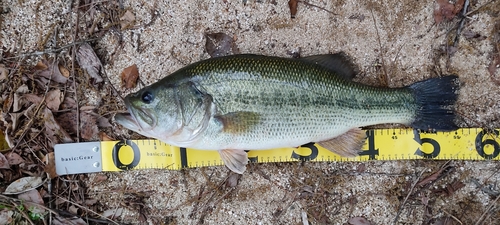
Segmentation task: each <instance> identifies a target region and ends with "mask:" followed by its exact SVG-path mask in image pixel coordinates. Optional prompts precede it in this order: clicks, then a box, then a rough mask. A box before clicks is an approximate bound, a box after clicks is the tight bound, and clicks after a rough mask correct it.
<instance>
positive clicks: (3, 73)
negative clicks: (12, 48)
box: [0, 64, 9, 81]
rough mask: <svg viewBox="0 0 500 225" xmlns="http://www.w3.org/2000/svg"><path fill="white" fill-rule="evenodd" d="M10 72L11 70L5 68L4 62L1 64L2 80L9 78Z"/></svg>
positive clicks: (0, 73)
mask: <svg viewBox="0 0 500 225" xmlns="http://www.w3.org/2000/svg"><path fill="white" fill-rule="evenodd" d="M8 74H9V70H7V68H5V65H4V64H0V81H4V80H7V75H8Z"/></svg>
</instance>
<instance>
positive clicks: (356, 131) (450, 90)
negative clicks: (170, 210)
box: [115, 54, 458, 173]
mask: <svg viewBox="0 0 500 225" xmlns="http://www.w3.org/2000/svg"><path fill="white" fill-rule="evenodd" d="M355 74H356V73H355V69H354V68H353V66H352V64H351V62H350V61H349V59H348V58H347V57H346V56H345V55H344V54H329V55H316V56H310V57H306V58H302V59H288V58H279V57H269V56H259V55H234V56H226V57H220V58H211V59H207V60H203V61H200V62H197V63H194V64H191V65H189V66H186V67H184V68H182V69H180V70H178V71H176V72H174V73H173V74H171V75H169V76H167V77H165V78H163V79H162V80H160V81H158V82H156V83H154V84H152V85H150V86H147V87H145V88H143V89H141V90H140V91H138V92H136V93H132V94H129V95H128V96H127V97H126V98H125V105H126V106H127V109H128V112H129V113H122V114H117V115H116V116H115V120H116V122H118V123H120V124H121V125H123V126H124V127H126V128H128V129H130V130H133V131H135V132H137V133H139V134H142V135H144V136H147V137H152V138H156V139H159V140H161V141H163V142H165V143H168V144H171V145H175V146H180V147H185V148H193V149H212V150H218V151H219V152H220V155H221V158H222V160H223V161H224V163H225V165H226V166H227V167H228V168H229V169H231V170H232V171H234V172H236V173H243V172H244V171H245V168H246V164H247V161H248V159H247V154H246V152H245V151H244V150H261V149H272V148H280V147H298V146H300V145H303V144H306V143H309V142H316V143H318V144H319V145H321V146H323V147H325V148H327V149H329V150H331V151H332V152H334V153H337V154H339V155H341V156H356V155H357V154H358V152H359V151H360V150H361V147H362V145H363V143H364V141H365V139H366V135H365V132H364V131H362V130H361V129H360V127H364V126H369V125H375V124H383V123H400V124H404V125H408V126H412V127H414V128H417V129H422V130H439V131H448V130H453V129H456V126H455V124H454V118H455V116H454V108H453V105H454V102H455V100H456V98H457V89H458V78H457V76H455V75H451V76H444V77H439V78H432V79H429V80H425V81H421V82H418V83H415V84H413V85H410V86H407V87H402V88H392V89H391V88H378V87H371V86H367V85H363V84H360V83H356V82H353V81H352V80H351V79H352V77H354V75H355Z"/></svg>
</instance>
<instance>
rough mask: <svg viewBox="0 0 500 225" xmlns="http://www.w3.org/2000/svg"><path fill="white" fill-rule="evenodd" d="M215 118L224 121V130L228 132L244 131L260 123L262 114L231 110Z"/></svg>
mask: <svg viewBox="0 0 500 225" xmlns="http://www.w3.org/2000/svg"><path fill="white" fill-rule="evenodd" d="M215 119H217V120H219V121H220V122H221V123H222V127H223V129H222V131H223V132H227V133H233V134H238V133H244V132H246V131H248V129H250V128H252V127H253V126H254V125H256V124H258V123H259V120H260V115H259V114H258V113H255V112H245V111H241V112H231V113H227V114H224V115H217V116H215Z"/></svg>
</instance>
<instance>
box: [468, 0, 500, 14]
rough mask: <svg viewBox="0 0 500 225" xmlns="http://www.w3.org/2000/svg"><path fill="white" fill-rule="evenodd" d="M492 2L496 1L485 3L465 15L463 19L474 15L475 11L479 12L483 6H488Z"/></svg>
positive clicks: (491, 0)
mask: <svg viewBox="0 0 500 225" xmlns="http://www.w3.org/2000/svg"><path fill="white" fill-rule="evenodd" d="M494 1H497V0H490V1H489V2H486V3H484V4H483V5H481V6H479V7H477V9H474V10H471V11H470V12H468V13H467V14H465V17H469V16H470V15H472V14H474V13H476V12H477V11H479V10H481V9H482V8H484V7H485V6H487V5H489V4H490V3H492V2H494Z"/></svg>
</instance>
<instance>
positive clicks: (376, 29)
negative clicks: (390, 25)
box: [370, 9, 389, 87]
mask: <svg viewBox="0 0 500 225" xmlns="http://www.w3.org/2000/svg"><path fill="white" fill-rule="evenodd" d="M370 13H371V14H372V19H373V25H374V26H375V32H376V33H377V41H378V46H379V48H380V59H381V64H382V70H383V72H384V76H385V77H384V80H380V79H379V80H380V81H382V86H384V87H388V86H389V82H388V81H389V76H388V74H387V68H386V66H385V60H384V55H383V49H382V42H381V41H380V34H379V33H378V28H377V21H376V20H375V16H374V15H373V10H372V9H370Z"/></svg>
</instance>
